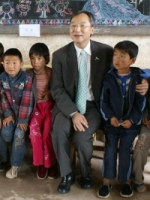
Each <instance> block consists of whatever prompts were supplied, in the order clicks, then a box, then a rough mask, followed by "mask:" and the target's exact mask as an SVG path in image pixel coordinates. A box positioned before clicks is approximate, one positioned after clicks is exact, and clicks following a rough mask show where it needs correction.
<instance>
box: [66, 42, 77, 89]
mask: <svg viewBox="0 0 150 200" xmlns="http://www.w3.org/2000/svg"><path fill="white" fill-rule="evenodd" d="M67 63H68V67H69V70H70V71H71V72H72V76H73V77H71V78H72V79H74V81H75V85H76V86H77V83H78V63H77V56H76V50H75V47H74V43H71V44H70V47H69V49H68V57H67Z"/></svg>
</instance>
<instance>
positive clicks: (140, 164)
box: [0, 41, 150, 198]
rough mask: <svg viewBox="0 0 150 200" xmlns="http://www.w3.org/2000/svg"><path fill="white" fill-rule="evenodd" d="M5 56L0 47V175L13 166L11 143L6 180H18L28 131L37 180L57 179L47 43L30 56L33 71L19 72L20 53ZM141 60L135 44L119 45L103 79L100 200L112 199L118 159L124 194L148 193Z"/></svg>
mask: <svg viewBox="0 0 150 200" xmlns="http://www.w3.org/2000/svg"><path fill="white" fill-rule="evenodd" d="M3 51H4V48H3V46H2V45H0V61H1V62H2V64H3V65H1V68H0V72H1V75H0V95H1V96H0V105H1V112H0V114H1V132H0V156H1V162H0V171H3V170H5V169H7V168H8V166H9V158H10V153H9V148H8V144H7V143H8V142H12V150H11V151H12V153H11V168H10V170H9V171H7V173H6V177H7V178H15V177H17V173H18V169H19V167H20V165H21V162H22V160H23V157H24V154H25V136H26V134H27V132H29V138H30V140H31V144H32V149H33V164H34V165H35V166H37V172H36V174H37V177H38V178H39V179H43V178H46V177H47V176H48V177H49V178H50V179H53V178H55V177H56V176H57V166H56V157H55V153H54V150H53V146H52V140H51V136H50V130H51V117H52V109H53V105H54V102H53V100H52V97H51V93H50V77H51V69H50V68H49V67H47V66H46V65H47V64H48V62H49V57H50V56H49V50H48V47H47V46H46V45H45V44H44V43H36V44H34V45H33V46H32V47H31V49H30V51H29V57H30V61H31V66H32V69H29V70H27V71H26V72H24V71H23V70H22V69H21V68H22V66H23V60H22V55H21V53H20V51H19V50H18V49H8V50H7V51H5V52H3ZM137 55H138V46H137V45H136V44H135V43H133V42H131V41H122V42H119V43H117V44H116V45H115V47H114V55H113V66H112V68H111V69H110V71H108V72H107V73H106V74H105V76H104V79H103V88H102V93H101V96H100V108H101V109H100V112H101V114H102V117H103V119H104V120H105V138H106V141H105V154H104V161H103V170H102V175H103V185H102V187H101V188H100V189H99V191H98V193H97V194H98V196H99V197H100V198H107V197H109V195H110V190H111V188H112V185H111V179H114V178H115V177H116V174H117V154H119V157H118V158H119V165H118V180H119V181H120V182H121V183H123V187H122V190H121V192H120V195H121V196H123V197H131V196H132V195H133V190H132V184H131V183H133V184H134V187H135V188H136V190H137V191H138V192H144V191H146V186H145V185H144V179H143V171H144V165H145V164H146V162H147V156H148V153H149V148H150V130H149V129H150V94H149V91H148V92H147V97H145V96H142V95H141V94H139V93H138V92H136V84H138V83H141V81H142V74H143V73H144V72H143V71H142V70H141V69H139V68H137V67H131V65H133V64H134V63H135V61H136V57H137ZM1 57H2V60H1ZM3 67H4V69H3ZM3 71H4V72H3ZM146 98H147V99H146ZM145 105H146V106H145ZM144 108H145V109H144ZM143 112H144V116H143ZM141 124H142V126H141ZM28 126H29V131H28ZM137 136H138V140H137V143H136V145H135V148H134V150H133V155H132V157H131V151H132V147H133V142H134V140H135V138H136V137H137Z"/></svg>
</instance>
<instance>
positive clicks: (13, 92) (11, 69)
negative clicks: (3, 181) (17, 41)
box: [0, 48, 33, 179]
mask: <svg viewBox="0 0 150 200" xmlns="http://www.w3.org/2000/svg"><path fill="white" fill-rule="evenodd" d="M3 66H4V69H5V72H3V73H2V74H1V75H0V95H1V99H0V104H1V108H2V112H3V115H4V118H3V120H2V129H1V133H0V155H1V157H2V160H1V162H0V171H3V170H5V169H7V164H8V161H9V158H8V155H9V152H8V147H7V142H12V155H11V166H12V167H11V169H10V170H9V171H8V172H7V173H6V177H7V178H10V179H12V178H15V177H17V173H18V169H19V167H20V165H21V162H22V160H23V157H24V154H25V133H26V131H27V128H28V121H29V117H30V114H31V112H32V104H33V94H32V81H31V78H30V77H29V76H28V75H27V74H26V73H25V72H23V71H22V69H21V67H22V66H23V61H22V55H21V53H20V51H19V50H18V49H15V48H11V49H8V50H7V51H6V52H5V53H4V55H3Z"/></svg>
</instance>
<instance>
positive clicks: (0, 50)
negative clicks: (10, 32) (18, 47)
mask: <svg viewBox="0 0 150 200" xmlns="http://www.w3.org/2000/svg"><path fill="white" fill-rule="evenodd" d="M3 54H4V47H3V45H2V43H0V74H1V73H2V72H3V71H4V67H3V65H2V60H3Z"/></svg>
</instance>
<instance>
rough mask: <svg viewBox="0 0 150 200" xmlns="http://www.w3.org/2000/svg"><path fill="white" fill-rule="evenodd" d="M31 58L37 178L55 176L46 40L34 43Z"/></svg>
mask: <svg viewBox="0 0 150 200" xmlns="http://www.w3.org/2000/svg"><path fill="white" fill-rule="evenodd" d="M29 57H30V61H31V65H32V67H33V69H29V70H28V71H27V73H28V74H29V75H30V76H31V77H32V82H33V86H32V87H33V93H34V104H35V105H34V110H33V113H32V116H31V120H30V135H29V137H30V139H31V144H32V148H33V165H35V166H38V167H37V172H36V175H37V178H39V179H44V178H46V177H47V175H48V178H50V179H54V178H55V177H56V175H57V167H56V157H55V153H54V150H53V146H52V140H51V136H50V131H51V116H52V109H53V100H52V97H51V93H50V77H51V69H50V68H49V67H47V66H46V65H47V64H48V63H49V60H50V59H49V50H48V47H47V46H46V45H45V44H44V43H36V44H34V45H33V46H32V47H31V49H30V51H29Z"/></svg>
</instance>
